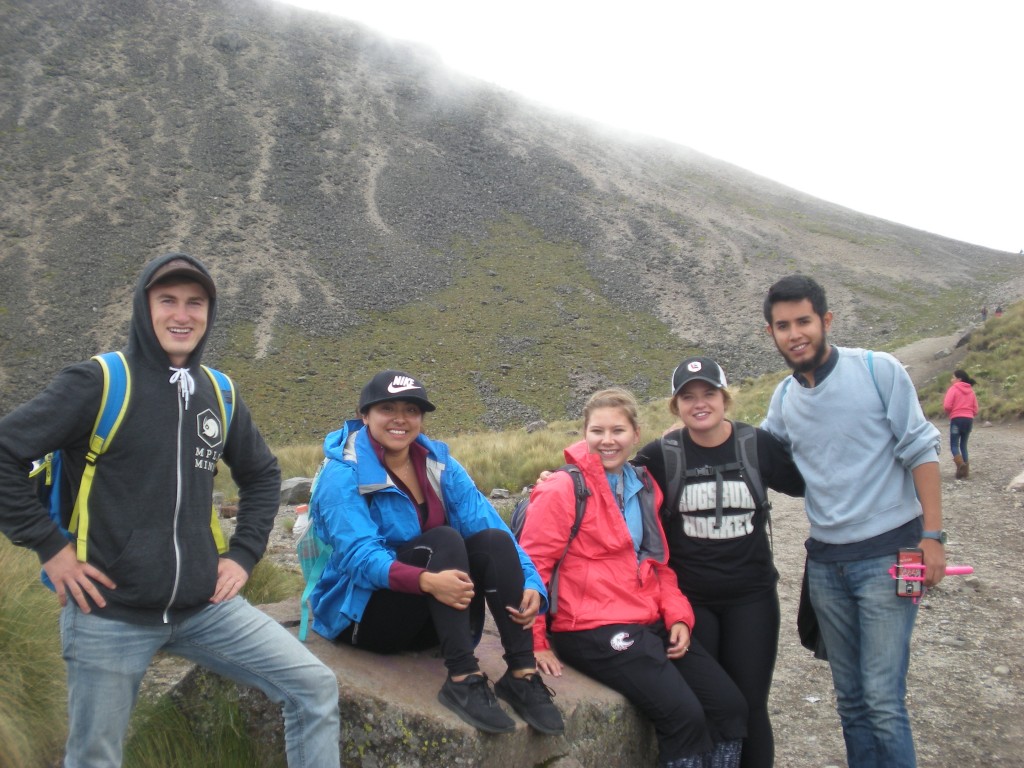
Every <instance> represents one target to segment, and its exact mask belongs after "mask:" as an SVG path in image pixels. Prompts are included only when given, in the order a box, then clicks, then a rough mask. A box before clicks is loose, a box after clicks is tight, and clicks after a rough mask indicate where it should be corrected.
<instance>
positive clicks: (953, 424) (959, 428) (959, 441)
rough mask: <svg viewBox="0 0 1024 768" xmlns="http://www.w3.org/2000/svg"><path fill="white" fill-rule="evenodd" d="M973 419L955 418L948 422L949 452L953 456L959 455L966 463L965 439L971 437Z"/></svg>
mask: <svg viewBox="0 0 1024 768" xmlns="http://www.w3.org/2000/svg"><path fill="white" fill-rule="evenodd" d="M973 427H974V419H969V418H967V417H966V416H957V417H956V418H955V419H950V420H949V450H950V453H952V454H953V455H954V456H956V455H957V454H959V455H960V456H962V457H963V459H964V461H967V438H969V437H970V436H971V429H972V428H973Z"/></svg>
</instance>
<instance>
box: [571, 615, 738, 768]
mask: <svg viewBox="0 0 1024 768" xmlns="http://www.w3.org/2000/svg"><path fill="white" fill-rule="evenodd" d="M551 644H552V646H553V647H554V649H555V652H556V653H557V654H558V656H559V657H560V658H561V659H562V660H563V661H565V662H567V663H568V664H570V665H572V666H573V667H575V668H576V669H578V670H579V671H580V672H583V673H584V674H586V675H588V676H589V677H592V678H594V679H595V680H597V681H598V682H601V683H604V684H605V685H607V686H608V687H609V688H612V689H614V690H616V691H618V692H619V693H621V694H622V695H623V696H625V697H626V698H627V699H629V700H630V701H631V702H632V703H633V704H634V705H636V706H637V707H638V708H639V709H640V711H641V712H643V713H644V715H645V716H646V717H647V718H648V719H649V720H650V721H651V722H652V723H653V724H654V731H655V734H656V735H657V737H658V755H659V759H660V761H661V762H662V763H667V762H669V761H671V760H677V759H679V758H683V757H692V756H694V755H702V754H705V753H707V752H710V751H711V750H712V749H713V748H714V745H715V744H716V743H718V742H720V741H731V740H733V739H742V738H743V737H744V736H746V733H747V729H746V724H747V704H746V702H745V701H744V700H743V694H742V693H740V691H739V689H738V688H737V687H736V686H735V685H734V684H733V682H732V680H730V679H729V676H728V675H727V674H726V673H725V671H724V670H723V669H722V668H721V667H720V666H719V665H718V663H717V662H716V661H715V660H714V659H712V658H711V657H710V656H709V655H708V653H707V651H705V650H704V649H703V648H702V647H701V645H700V642H699V641H698V640H692V641H691V643H690V650H689V651H687V652H686V655H685V656H683V657H682V658H681V659H675V660H671V659H669V658H668V656H667V655H666V653H665V648H666V646H667V644H668V632H666V631H665V626H664V625H663V624H662V623H661V622H658V623H657V624H652V625H644V624H609V625H607V626H604V627H598V628H597V629H588V630H582V631H579V632H554V633H552V635H551Z"/></svg>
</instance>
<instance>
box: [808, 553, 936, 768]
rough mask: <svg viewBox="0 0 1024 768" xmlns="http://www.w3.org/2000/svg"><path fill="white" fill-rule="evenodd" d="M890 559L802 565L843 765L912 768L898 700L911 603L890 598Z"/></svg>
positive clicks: (913, 613) (913, 610)
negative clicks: (828, 671)
mask: <svg viewBox="0 0 1024 768" xmlns="http://www.w3.org/2000/svg"><path fill="white" fill-rule="evenodd" d="M895 561H896V554H895V552H894V553H893V554H892V555H891V556H889V555H886V556H883V557H876V558H871V559H869V560H855V561H852V562H840V563H820V562H814V561H813V560H812V561H810V562H808V564H807V575H808V579H809V581H808V583H809V586H810V597H811V603H812V604H813V605H814V610H815V613H817V615H818V623H819V625H820V627H821V634H822V638H823V639H824V641H825V648H826V650H827V652H828V661H829V665H830V666H831V668H832V682H833V684H834V685H835V689H836V695H837V698H838V705H837V708H838V710H839V718H840V720H841V721H842V725H843V738H844V739H845V741H846V757H847V761H848V763H849V768H914V766H916V765H917V760H916V757H915V755H914V741H913V738H912V737H911V734H910V717H909V716H908V714H907V708H906V705H905V701H904V699H905V698H906V693H907V667H908V666H909V664H910V634H911V632H912V631H913V629H914V620H915V619H916V617H917V605H916V604H915V603H914V601H913V600H911V599H909V598H904V597H897V596H896V585H895V582H894V581H893V579H892V577H891V576H890V575H889V573H888V570H889V568H890V567H891V566H892V565H893V563H895Z"/></svg>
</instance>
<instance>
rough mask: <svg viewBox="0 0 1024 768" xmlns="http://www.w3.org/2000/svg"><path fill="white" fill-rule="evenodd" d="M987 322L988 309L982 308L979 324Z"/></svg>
mask: <svg viewBox="0 0 1024 768" xmlns="http://www.w3.org/2000/svg"><path fill="white" fill-rule="evenodd" d="M986 320H988V307H986V306H982V308H981V322H983V323H984V322H985V321H986Z"/></svg>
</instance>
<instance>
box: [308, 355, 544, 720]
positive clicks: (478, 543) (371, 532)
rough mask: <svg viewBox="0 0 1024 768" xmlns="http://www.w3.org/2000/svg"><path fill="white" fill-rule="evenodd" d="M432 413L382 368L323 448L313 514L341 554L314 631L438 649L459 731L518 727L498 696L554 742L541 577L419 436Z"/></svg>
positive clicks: (442, 448)
mask: <svg viewBox="0 0 1024 768" xmlns="http://www.w3.org/2000/svg"><path fill="white" fill-rule="evenodd" d="M433 410H434V404H433V403H431V402H430V400H429V399H428V398H427V391H426V389H424V387H423V384H421V383H420V382H419V381H418V380H416V379H414V378H413V377H412V376H410V375H408V374H406V373H403V372H401V371H383V372H381V373H378V374H377V375H376V376H374V377H373V378H372V379H371V380H370V382H369V383H368V384H367V385H366V386H365V387H363V391H362V394H361V395H360V397H359V413H360V414H361V418H360V419H353V420H351V421H348V422H346V423H345V424H344V426H343V427H342V428H341V429H339V430H337V431H336V432H332V433H331V434H329V435H327V437H326V439H325V440H324V454H325V456H326V460H325V462H324V464H323V466H322V468H321V470H320V473H319V475H318V476H317V478H316V480H315V482H314V489H313V495H312V499H311V501H310V512H309V514H310V521H311V523H312V524H313V525H314V526H315V530H316V533H317V535H318V536H319V538H320V539H322V540H323V542H325V543H326V544H327V545H329V546H330V547H332V548H333V555H332V557H331V559H330V561H329V562H328V563H327V566H326V568H325V570H324V571H323V574H322V576H321V577H320V579H319V582H318V583H317V584H316V587H315V589H314V590H313V591H312V594H311V598H310V599H311V601H312V606H313V616H314V623H313V628H314V629H315V630H316V631H317V632H318V633H320V634H321V635H323V636H324V637H327V638H329V639H332V640H337V641H338V642H342V643H346V644H350V645H353V646H355V647H357V648H363V649H365V650H368V651H375V652H378V653H396V652H398V651H403V650H420V649H425V648H430V647H433V646H436V645H438V643H440V646H441V656H442V657H443V658H444V663H445V667H447V669H448V679H447V680H446V681H445V683H444V685H443V686H442V687H441V691H440V692H439V693H438V699H439V701H440V702H441V703H442V704H444V705H445V706H446V707H448V708H449V709H451V710H452V711H453V712H455V714H456V715H458V716H459V717H460V718H462V719H463V720H464V721H465V722H467V723H469V724H470V725H472V726H474V727H476V728H479V729H480V730H482V731H485V732H488V733H510V732H512V731H514V730H515V722H514V721H513V720H512V718H510V717H509V716H508V715H507V714H506V713H505V711H504V710H503V709H502V708H501V706H500V705H499V704H498V702H497V701H496V700H495V692H497V695H498V696H499V697H501V698H502V699H504V700H505V701H507V702H508V703H509V704H510V705H511V706H512V708H513V709H515V710H516V712H518V713H519V715H520V716H521V717H522V718H523V719H524V720H525V721H526V722H527V723H529V724H530V725H531V726H532V727H533V728H534V729H536V730H538V731H540V732H541V733H546V734H559V733H561V732H562V730H563V728H564V726H563V723H562V716H561V714H560V713H559V712H558V710H557V709H556V708H555V706H554V704H553V703H552V701H551V692H550V690H549V689H548V687H547V686H546V685H545V684H544V681H543V680H542V679H541V676H540V674H539V673H538V672H537V662H536V659H535V658H534V655H533V634H532V633H531V631H530V628H531V627H532V626H533V624H534V622H535V621H536V620H537V617H538V614H539V612H540V610H541V608H542V607H544V605H545V604H546V601H547V591H546V590H545V589H544V582H543V581H541V579H540V576H539V575H538V573H537V569H536V568H534V566H533V563H532V562H531V561H530V558H529V557H527V556H526V553H525V552H523V550H522V549H520V547H519V545H518V544H517V543H516V541H515V539H514V538H513V536H512V533H511V532H510V531H509V529H508V526H506V525H505V523H504V522H503V521H502V519H501V518H500V517H499V516H498V513H497V512H496V511H495V509H494V507H493V506H492V505H491V503H490V502H489V501H488V500H487V499H486V498H484V496H483V495H482V494H481V493H480V492H479V491H478V490H477V488H476V486H475V485H474V483H473V480H472V478H470V476H469V475H468V474H467V473H466V470H465V469H463V468H462V466H461V465H459V463H458V462H457V461H455V459H454V458H453V457H452V456H451V455H450V454H449V453H448V446H447V445H445V444H444V443H441V442H438V441H435V440H431V439H429V438H428V437H427V436H426V435H424V434H423V415H424V413H426V412H430V411H433ZM485 603H486V605H487V607H489V608H490V611H491V615H492V616H493V617H494V623H495V624H496V625H497V627H498V632H499V634H500V636H501V644H502V647H503V648H504V649H505V660H506V662H507V664H508V671H507V672H506V673H505V675H504V676H503V677H502V678H501V679H500V680H499V681H498V682H497V684H496V685H495V691H492V690H491V687H490V684H489V683H488V680H487V676H486V675H485V674H484V673H483V672H481V671H480V666H479V663H478V661H477V658H476V656H475V655H474V649H475V647H476V645H477V643H478V642H479V640H480V635H481V632H482V631H483V623H484V604H485ZM538 623H541V624H543V619H541V620H540V621H539V622H538Z"/></svg>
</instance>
